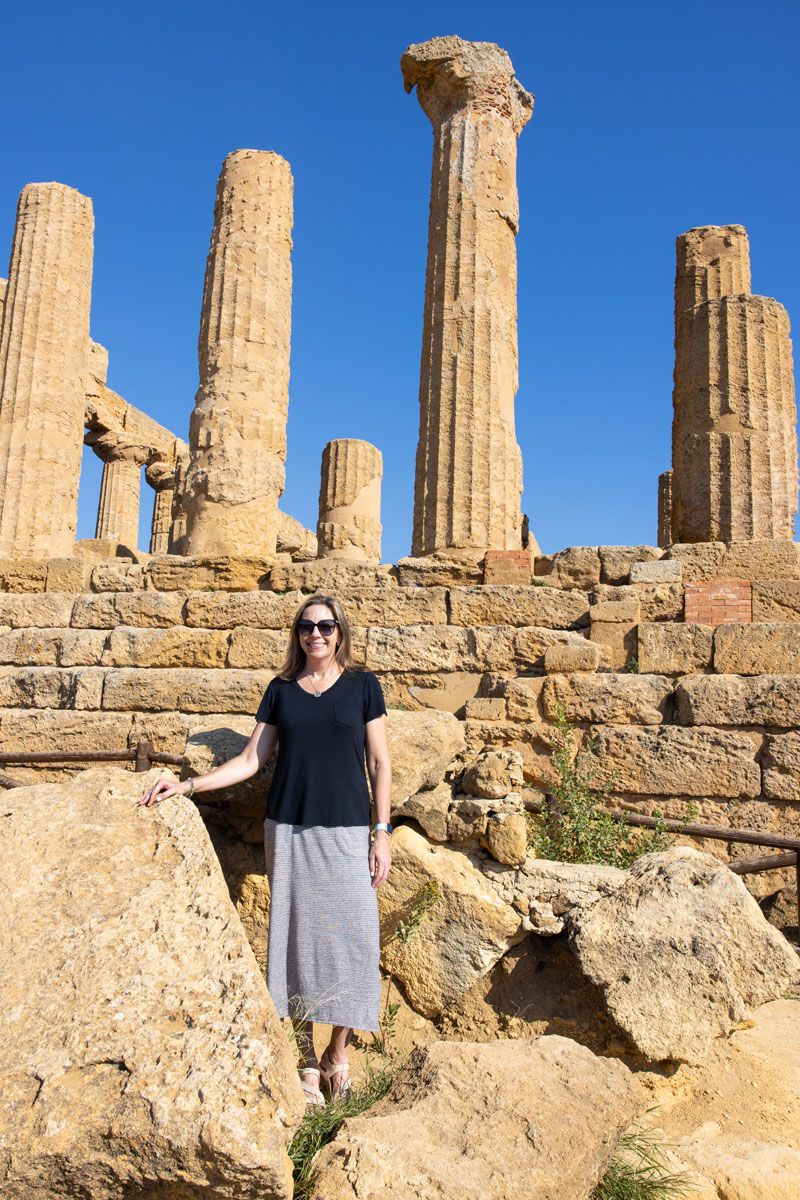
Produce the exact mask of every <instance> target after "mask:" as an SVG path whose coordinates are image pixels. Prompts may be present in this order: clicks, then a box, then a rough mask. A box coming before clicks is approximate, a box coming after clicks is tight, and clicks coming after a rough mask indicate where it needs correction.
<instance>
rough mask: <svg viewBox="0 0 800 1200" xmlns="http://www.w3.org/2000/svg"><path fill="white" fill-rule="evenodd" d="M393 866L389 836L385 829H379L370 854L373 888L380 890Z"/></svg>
mask: <svg viewBox="0 0 800 1200" xmlns="http://www.w3.org/2000/svg"><path fill="white" fill-rule="evenodd" d="M391 865H392V847H391V846H390V845H389V835H388V833H387V832H386V830H385V829H379V830H378V831H377V833H376V834H375V837H374V838H373V841H372V846H371V848H370V852H369V873H370V875H371V876H372V886H373V887H374V888H378V887H380V886H381V884H382V883H383V882H384V881H385V879H386V876H387V875H388V874H389V868H390V867H391Z"/></svg>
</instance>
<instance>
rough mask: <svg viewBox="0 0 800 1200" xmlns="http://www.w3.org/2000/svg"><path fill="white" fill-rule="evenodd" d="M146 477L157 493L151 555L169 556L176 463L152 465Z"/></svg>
mask: <svg viewBox="0 0 800 1200" xmlns="http://www.w3.org/2000/svg"><path fill="white" fill-rule="evenodd" d="M144 477H145V479H146V480H147V482H148V483H149V484H150V487H151V488H152V489H153V491H154V492H155V499H154V501H153V520H152V522H151V525H150V553H151V554H168V553H169V539H170V530H171V529H172V504H173V500H174V489H175V463H174V462H173V463H166V462H154V463H150V465H149V466H148V467H147V468H146V469H145V473H144Z"/></svg>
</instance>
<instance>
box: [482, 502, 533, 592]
mask: <svg viewBox="0 0 800 1200" xmlns="http://www.w3.org/2000/svg"><path fill="white" fill-rule="evenodd" d="M525 520H527V518H523V521H525ZM524 536H525V533H524V531H523V537H524ZM527 537H528V545H527V546H526V547H525V549H524V550H487V551H486V553H485V554H484V556H483V582H484V583H486V584H497V585H509V584H510V585H513V586H515V587H519V586H521V585H524V586H525V587H529V586H530V582H531V576H532V575H533V559H534V555H536V554H539V553H541V551H540V549H539V545H538V543H537V541H536V538H535V537H533V535H532V534H531V532H530V530H528V531H527Z"/></svg>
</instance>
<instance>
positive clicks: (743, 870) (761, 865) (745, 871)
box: [728, 850, 797, 875]
mask: <svg viewBox="0 0 800 1200" xmlns="http://www.w3.org/2000/svg"><path fill="white" fill-rule="evenodd" d="M796 865H797V854H796V853H795V851H794V850H789V851H787V852H786V853H785V854H770V855H768V856H767V857H766V858H740V859H737V860H736V861H735V862H730V863H728V866H729V867H730V869H731V870H732V871H733V873H734V875H755V874H756V872H758V871H773V870H776V869H777V868H778V867H794V866H796Z"/></svg>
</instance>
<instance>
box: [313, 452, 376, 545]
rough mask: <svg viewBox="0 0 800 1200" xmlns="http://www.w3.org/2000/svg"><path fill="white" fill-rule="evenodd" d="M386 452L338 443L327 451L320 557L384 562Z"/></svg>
mask: <svg viewBox="0 0 800 1200" xmlns="http://www.w3.org/2000/svg"><path fill="white" fill-rule="evenodd" d="M382 475H383V459H382V457H381V452H380V450H378V449H377V447H375V446H372V445H370V443H369V442H362V441H361V440H360V439H359V438H337V439H336V440H335V441H332V442H328V444H327V446H326V447H325V449H324V450H323V452H322V472H321V480H320V489H319V521H318V522H317V557H318V558H349V559H355V560H358V561H361V562H374V563H379V562H380V561H381V532H382V530H381V477H382Z"/></svg>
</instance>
